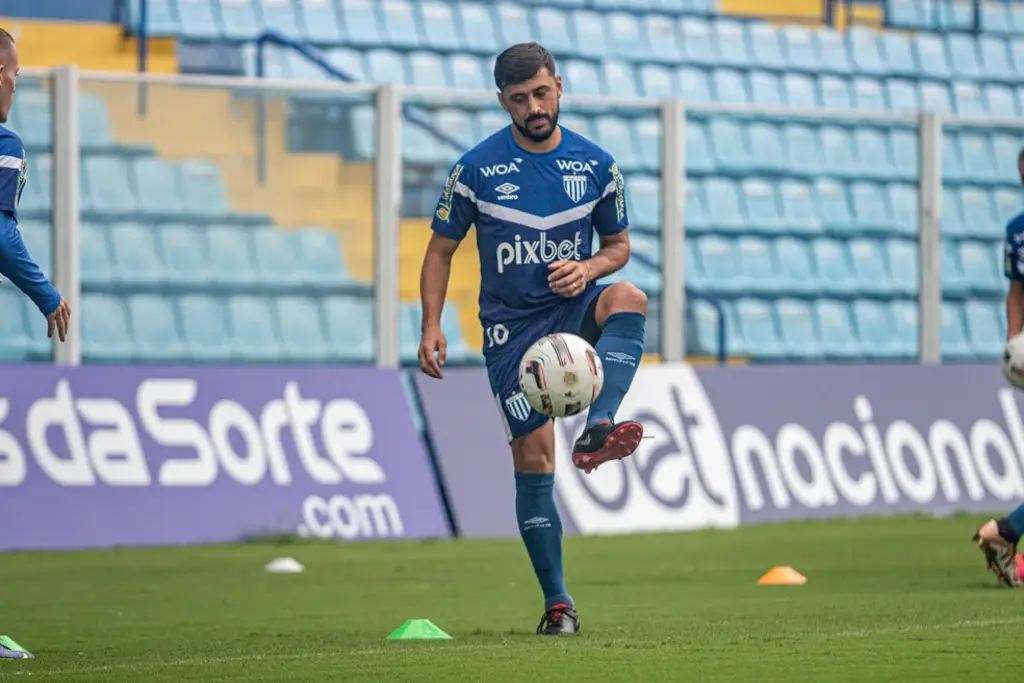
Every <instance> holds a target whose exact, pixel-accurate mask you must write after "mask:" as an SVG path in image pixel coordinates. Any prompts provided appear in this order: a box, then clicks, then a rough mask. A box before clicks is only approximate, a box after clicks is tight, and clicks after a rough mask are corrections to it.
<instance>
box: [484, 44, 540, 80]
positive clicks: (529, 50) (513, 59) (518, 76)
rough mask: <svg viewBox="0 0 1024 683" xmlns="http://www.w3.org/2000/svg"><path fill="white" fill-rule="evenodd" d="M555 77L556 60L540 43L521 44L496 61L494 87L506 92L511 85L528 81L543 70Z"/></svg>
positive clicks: (509, 49)
mask: <svg viewBox="0 0 1024 683" xmlns="http://www.w3.org/2000/svg"><path fill="white" fill-rule="evenodd" d="M545 68H546V69H547V70H548V72H549V73H550V74H551V75H552V76H554V75H555V58H554V57H552V56H551V53H550V52H548V51H547V50H545V49H544V47H543V46H542V45H540V44H539V43H519V44H517V45H513V46H512V47H510V48H508V49H507V50H505V51H504V52H502V53H501V54H500V55H498V58H497V59H496V60H494V85H496V86H498V90H504V89H505V88H506V87H507V86H509V85H515V84H516V83H522V82H523V81H528V80H530V79H531V78H533V77H534V76H536V75H537V72H538V71H540V70H541V69H545Z"/></svg>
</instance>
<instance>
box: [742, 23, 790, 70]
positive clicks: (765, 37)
mask: <svg viewBox="0 0 1024 683" xmlns="http://www.w3.org/2000/svg"><path fill="white" fill-rule="evenodd" d="M747 35H748V38H749V41H750V47H751V53H752V55H753V58H754V59H753V62H754V64H755V65H757V66H760V67H762V68H764V69H785V68H786V66H787V60H786V55H785V53H783V51H782V42H781V41H780V40H779V32H778V31H777V30H776V29H775V27H774V26H771V25H770V24H767V23H763V22H754V23H751V24H748V25H747Z"/></svg>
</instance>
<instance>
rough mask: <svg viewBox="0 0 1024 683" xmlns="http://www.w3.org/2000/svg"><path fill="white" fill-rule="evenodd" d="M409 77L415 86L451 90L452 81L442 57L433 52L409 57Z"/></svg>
mask: <svg viewBox="0 0 1024 683" xmlns="http://www.w3.org/2000/svg"><path fill="white" fill-rule="evenodd" d="M408 69H409V77H410V79H411V82H412V84H413V85H418V86H423V87H426V88H449V87H451V85H452V84H451V79H450V78H449V76H448V70H447V68H445V63H444V61H443V60H442V59H441V57H440V56H439V55H437V54H435V53H433V52H414V53H412V54H411V55H409V67H408Z"/></svg>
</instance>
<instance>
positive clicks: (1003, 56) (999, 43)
mask: <svg viewBox="0 0 1024 683" xmlns="http://www.w3.org/2000/svg"><path fill="white" fill-rule="evenodd" d="M978 52H979V53H980V57H981V70H980V73H982V74H985V76H986V80H988V79H991V80H995V81H1007V82H1009V81H1015V80H1017V71H1016V69H1014V68H1013V64H1011V63H1010V52H1009V50H1008V49H1007V45H1006V41H1005V40H1003V39H1002V38H996V37H993V36H985V35H983V36H979V37H978Z"/></svg>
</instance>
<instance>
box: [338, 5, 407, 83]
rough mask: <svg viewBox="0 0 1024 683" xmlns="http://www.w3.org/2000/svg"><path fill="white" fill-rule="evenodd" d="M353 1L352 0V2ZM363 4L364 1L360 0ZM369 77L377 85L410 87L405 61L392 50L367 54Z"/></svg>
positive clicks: (370, 51) (375, 50) (376, 50)
mask: <svg viewBox="0 0 1024 683" xmlns="http://www.w3.org/2000/svg"><path fill="white" fill-rule="evenodd" d="M350 1H352V0H350ZM359 1H360V2H362V0H359ZM366 65H367V75H368V76H369V77H370V79H371V80H373V81H375V82H377V83H394V84H397V85H408V83H409V76H408V74H407V73H406V70H405V67H406V64H405V60H403V59H402V56H401V55H400V54H399V53H397V52H394V51H392V50H381V49H374V50H369V51H368V52H367V53H366Z"/></svg>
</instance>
